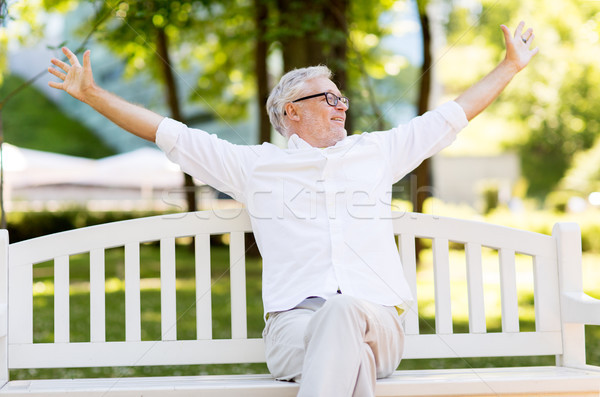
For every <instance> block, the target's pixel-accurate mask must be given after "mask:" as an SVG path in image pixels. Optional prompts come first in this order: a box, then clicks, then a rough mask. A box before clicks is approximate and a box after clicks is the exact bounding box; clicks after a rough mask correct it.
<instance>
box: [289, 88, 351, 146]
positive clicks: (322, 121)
mask: <svg viewBox="0 0 600 397" xmlns="http://www.w3.org/2000/svg"><path fill="white" fill-rule="evenodd" d="M304 87H305V88H304V91H303V92H304V94H303V95H302V96H308V95H313V94H318V93H321V92H331V93H332V94H335V95H337V96H338V97H339V96H342V94H341V93H340V90H338V88H337V86H336V85H335V84H334V83H333V82H332V81H331V80H329V79H328V78H325V77H318V78H315V79H311V80H307V81H306V82H305V85H304ZM291 105H293V107H294V108H293V110H292V111H290V110H289V109H288V114H289V116H291V117H290V119H289V120H290V123H289V125H290V130H291V131H292V133H295V134H298V136H299V137H300V138H302V139H304V140H305V141H306V142H308V143H309V144H310V145H311V146H314V147H329V146H333V145H335V144H336V143H337V142H339V141H341V140H342V139H344V138H345V137H346V135H347V132H346V129H345V128H344V124H345V122H346V110H348V107H347V106H346V105H344V104H343V103H342V102H341V101H338V104H337V105H336V106H330V105H329V104H328V103H327V100H326V99H325V95H321V96H317V97H315V98H310V99H306V100H303V101H300V102H295V103H292V104H291Z"/></svg>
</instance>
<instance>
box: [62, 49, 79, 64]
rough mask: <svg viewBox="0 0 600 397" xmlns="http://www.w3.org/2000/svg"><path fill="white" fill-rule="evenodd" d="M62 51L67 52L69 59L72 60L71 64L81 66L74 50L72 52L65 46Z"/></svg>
mask: <svg viewBox="0 0 600 397" xmlns="http://www.w3.org/2000/svg"><path fill="white" fill-rule="evenodd" d="M62 52H63V54H65V55H66V56H67V59H69V62H71V65H73V66H75V65H78V66H79V60H78V59H77V57H76V56H75V54H73V52H71V50H69V49H68V48H67V47H63V48H62Z"/></svg>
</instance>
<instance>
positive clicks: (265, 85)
mask: <svg viewBox="0 0 600 397" xmlns="http://www.w3.org/2000/svg"><path fill="white" fill-rule="evenodd" d="M254 9H255V12H256V14H255V23H256V48H255V62H256V64H255V72H256V100H257V102H258V112H259V121H258V131H259V134H258V140H259V143H263V142H271V122H270V121H269V115H268V113H267V109H266V108H265V105H266V104H267V98H268V97H269V88H270V87H269V74H268V70H267V57H268V55H269V54H268V50H269V43H268V42H267V40H266V34H267V17H268V12H269V9H268V7H267V5H266V4H265V0H254Z"/></svg>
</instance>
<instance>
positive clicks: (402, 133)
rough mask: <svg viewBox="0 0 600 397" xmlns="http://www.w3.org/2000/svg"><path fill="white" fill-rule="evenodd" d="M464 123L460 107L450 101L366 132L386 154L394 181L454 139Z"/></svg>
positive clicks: (464, 116) (463, 115)
mask: <svg viewBox="0 0 600 397" xmlns="http://www.w3.org/2000/svg"><path fill="white" fill-rule="evenodd" d="M467 124H468V121H467V117H466V115H465V112H464V110H463V109H462V107H461V106H460V105H459V104H458V103H456V102H454V101H450V102H446V103H444V104H443V105H441V106H439V107H438V108H436V109H434V110H431V111H429V112H427V113H425V114H423V115H422V116H418V117H415V118H414V119H412V120H411V121H409V122H408V123H407V124H402V125H399V126H398V127H395V128H392V129H391V130H388V131H376V132H373V133H371V134H369V135H372V136H373V138H374V139H376V141H377V142H378V143H379V144H380V146H381V150H382V152H383V153H384V155H385V156H386V157H387V158H388V160H389V164H390V167H391V168H392V175H393V182H394V183H395V182H397V181H399V180H400V179H402V178H403V177H404V176H405V175H406V174H408V173H409V172H410V171H412V170H414V169H415V168H417V167H418V166H419V164H421V163H422V162H423V160H425V159H427V158H429V157H431V156H433V155H434V154H436V153H438V152H439V151H440V150H442V149H443V148H445V147H446V146H448V145H450V144H451V143H452V142H454V140H455V139H456V135H457V134H458V133H459V132H460V131H461V130H462V129H463V128H464V127H466V126H467Z"/></svg>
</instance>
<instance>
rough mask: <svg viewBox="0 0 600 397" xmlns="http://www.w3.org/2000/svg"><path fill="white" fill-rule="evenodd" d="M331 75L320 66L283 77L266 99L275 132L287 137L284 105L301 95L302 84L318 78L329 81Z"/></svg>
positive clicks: (325, 68)
mask: <svg viewBox="0 0 600 397" xmlns="http://www.w3.org/2000/svg"><path fill="white" fill-rule="evenodd" d="M332 75H333V73H332V72H331V70H329V68H328V67H327V66H322V65H319V66H310V67H307V68H301V69H294V70H291V71H289V72H287V73H286V74H284V75H283V77H282V78H281V80H279V83H278V84H277V85H276V86H275V88H273V91H271V94H270V95H269V98H268V99H267V113H268V114H269V120H271V124H272V125H273V127H275V129H276V130H277V132H279V133H280V134H281V135H283V136H284V137H286V138H287V137H288V135H289V131H288V126H287V123H286V121H285V118H284V113H285V104H286V103H288V102H291V101H293V100H294V99H296V98H298V97H299V96H300V95H301V93H302V89H303V88H304V83H305V82H306V81H307V80H311V79H314V78H318V77H325V78H328V79H331V77H332Z"/></svg>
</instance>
